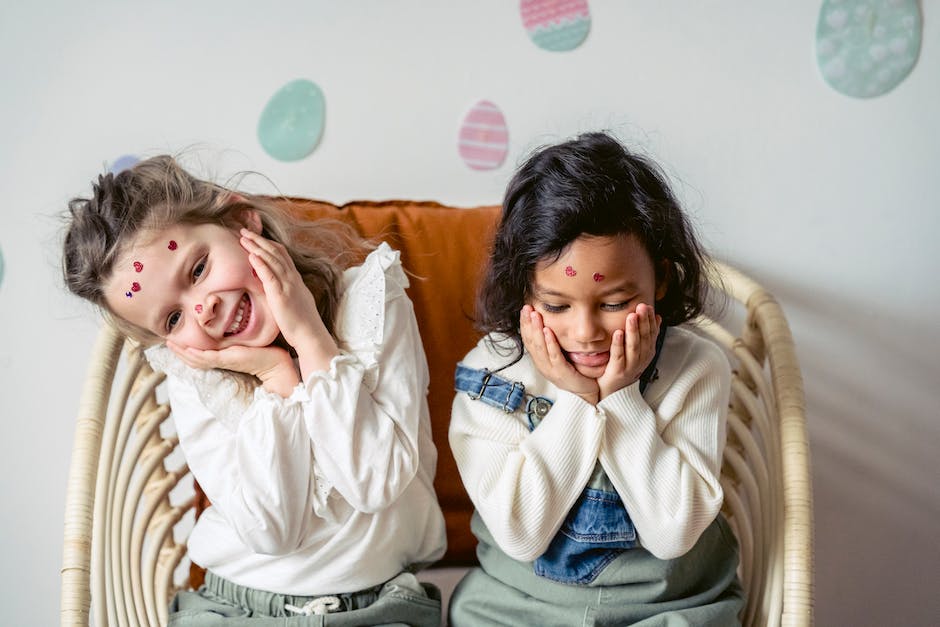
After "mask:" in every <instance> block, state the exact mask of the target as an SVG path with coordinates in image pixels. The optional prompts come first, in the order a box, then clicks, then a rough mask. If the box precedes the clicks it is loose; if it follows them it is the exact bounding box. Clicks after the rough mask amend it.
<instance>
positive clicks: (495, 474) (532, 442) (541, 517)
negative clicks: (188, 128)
mask: <svg viewBox="0 0 940 627" xmlns="http://www.w3.org/2000/svg"><path fill="white" fill-rule="evenodd" d="M476 350H477V351H480V350H481V349H480V348H478V349H476ZM474 365H476V364H474ZM523 418H524V415H523ZM604 423H605V419H604V416H603V414H601V413H600V412H598V411H597V410H596V409H595V408H594V407H592V406H591V405H590V404H588V403H585V402H584V401H583V400H582V399H581V398H579V397H578V396H576V395H574V394H570V393H568V392H560V393H559V395H558V398H557V400H556V402H555V403H554V405H553V406H552V408H551V409H550V410H549V411H548V413H547V414H546V415H545V417H544V418H543V419H542V422H541V424H540V425H539V427H538V429H535V430H534V431H532V432H529V430H528V428H527V427H526V425H525V424H524V423H523V422H522V421H521V420H520V414H519V413H518V412H516V413H513V414H507V413H506V412H504V411H502V410H501V409H499V408H496V407H491V406H489V405H486V404H484V403H483V402H481V401H477V400H473V399H472V398H470V396H469V395H468V394H466V393H463V392H459V393H458V394H457V395H456V397H455V398H454V403H453V413H452V416H451V422H450V430H449V439H450V446H451V449H452V450H453V453H454V459H455V460H456V462H457V468H458V469H459V471H460V476H461V479H462V480H463V483H464V486H465V487H466V489H467V493H468V494H469V496H470V499H471V500H472V501H473V504H474V506H475V507H476V509H477V511H478V512H479V514H480V516H481V517H482V518H483V521H484V522H485V523H486V526H487V528H488V529H489V531H490V533H491V534H492V535H493V538H494V539H495V540H496V542H497V543H498V544H499V546H500V548H502V549H503V551H505V552H506V554H507V555H509V556H511V557H513V558H514V559H517V560H521V561H531V560H534V559H535V558H537V557H538V556H539V555H541V554H542V553H544V552H545V549H546V548H548V545H549V543H550V542H551V540H552V538H553V537H554V535H555V533H556V532H557V531H558V529H559V527H561V524H562V522H563V521H564V519H565V516H566V515H567V514H568V511H569V510H570V509H571V507H572V506H573V505H574V503H575V501H576V500H577V498H578V496H579V495H580V493H581V491H582V489H583V488H584V485H585V484H586V483H587V482H588V480H589V478H590V476H591V472H592V470H593V469H594V464H595V462H596V461H597V456H598V452H599V449H600V446H601V442H602V440H603V437H604Z"/></svg>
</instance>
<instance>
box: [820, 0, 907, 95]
mask: <svg viewBox="0 0 940 627" xmlns="http://www.w3.org/2000/svg"><path fill="white" fill-rule="evenodd" d="M921 22H922V20H921V15H920V7H919V6H918V3H917V0H825V2H823V5H822V8H821V9H820V11H819V22H818V23H817V25H816V60H817V63H818V64H819V71H820V73H821V74H822V76H823V78H824V79H825V80H826V82H827V83H829V85H830V86H831V87H832V88H833V89H835V90H836V91H839V92H841V93H843V94H845V95H846V96H852V97H854V98H872V97H874V96H880V95H882V94H884V93H887V92H889V91H891V90H892V89H894V88H895V87H896V86H897V85H898V83H900V82H901V81H902V80H904V78H905V77H906V76H907V75H908V74H909V73H910V71H911V69H912V68H913V67H914V64H915V63H916V62H917V57H918V55H919V54H920V41H921Z"/></svg>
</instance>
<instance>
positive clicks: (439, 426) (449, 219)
mask: <svg viewBox="0 0 940 627" xmlns="http://www.w3.org/2000/svg"><path fill="white" fill-rule="evenodd" d="M292 202H293V203H294V206H295V207H296V208H297V210H299V211H302V212H303V214H304V215H306V216H308V217H309V218H310V219H312V220H313V219H318V218H334V219H339V220H343V221H344V222H347V223H349V224H351V225H353V226H354V227H355V228H356V230H358V231H359V232H360V233H361V234H362V235H364V236H365V237H367V238H370V239H374V240H377V241H378V240H384V241H386V242H388V243H389V245H390V246H391V247H392V248H395V249H396V250H400V251H401V257H402V263H403V265H404V266H405V269H406V270H408V271H409V272H410V273H411V275H412V276H411V287H410V288H408V295H409V296H410V297H411V300H412V302H414V308H415V315H416V316H417V318H418V326H419V328H420V330H421V340H422V341H423V343H424V349H425V352H426V354H427V358H428V367H429V369H430V372H431V384H430V390H429V392H428V404H429V405H430V410H431V425H432V429H433V435H434V443H435V444H436V445H437V451H438V463H437V478H436V480H435V482H434V487H435V489H436V490H437V498H438V500H439V501H440V504H441V508H442V509H443V510H444V518H445V520H446V523H447V544H448V547H447V553H446V554H445V555H444V559H443V560H442V562H440V564H441V565H450V566H454V565H465V564H472V563H475V562H476V553H475V548H476V538H474V537H473V534H471V533H470V515H471V514H472V512H473V505H472V504H471V503H470V499H469V497H467V493H466V491H465V490H464V487H463V483H462V482H461V481H460V475H459V474H458V473H457V465H456V463H455V462H454V457H453V455H452V454H451V452H450V446H449V445H448V443H447V427H448V424H449V422H450V409H451V403H452V401H453V399H454V367H455V366H456V364H457V362H458V361H460V359H461V358H462V357H463V356H464V355H465V354H466V353H467V351H469V350H470V349H471V348H472V347H473V346H474V345H475V344H476V342H477V340H478V339H479V333H478V332H477V331H476V330H475V329H474V327H473V308H474V301H475V297H476V288H477V285H478V283H479V280H480V278H481V274H482V271H483V268H484V266H485V264H486V257H487V254H488V252H489V247H490V241H491V239H492V236H493V231H494V229H495V226H496V222H497V219H498V217H499V212H500V208H499V207H498V206H488V207H477V208H472V209H456V208H454V207H447V206H444V205H441V204H438V203H435V202H411V201H405V200H393V201H384V202H351V203H348V204H346V205H343V206H341V207H338V206H336V205H333V204H330V203H325V202H319V201H310V200H303V199H293V200H292Z"/></svg>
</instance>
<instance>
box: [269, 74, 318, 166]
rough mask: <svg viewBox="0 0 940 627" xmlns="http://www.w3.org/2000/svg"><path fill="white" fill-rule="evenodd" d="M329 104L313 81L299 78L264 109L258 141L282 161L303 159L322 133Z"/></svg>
mask: <svg viewBox="0 0 940 627" xmlns="http://www.w3.org/2000/svg"><path fill="white" fill-rule="evenodd" d="M325 110H326V103H325V101H324V100H323V92H322V91H321V90H320V88H319V87H318V86H317V85H316V84H315V83H313V82H311V81H308V80H306V79H298V80H295V81H291V82H290V83H287V84H286V85H284V86H283V87H281V88H280V89H279V90H277V91H276V92H275V93H274V95H273V96H271V99H270V100H269V101H268V104H266V105H265V107H264V110H263V111H262V112H261V119H260V120H259V121H258V141H260V142H261V147H262V148H264V150H265V152H267V153H268V154H269V155H271V156H272V157H274V158H275V159H278V160H280V161H297V160H298V159H303V158H304V157H306V156H307V155H309V154H310V153H311V152H313V150H314V148H316V147H317V143H318V142H319V141H320V135H322V134H323V120H324V114H325Z"/></svg>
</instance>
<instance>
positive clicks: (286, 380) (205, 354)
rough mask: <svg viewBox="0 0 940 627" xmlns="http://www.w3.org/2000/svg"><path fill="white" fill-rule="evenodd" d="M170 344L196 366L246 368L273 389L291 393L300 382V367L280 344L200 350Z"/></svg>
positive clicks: (227, 368)
mask: <svg viewBox="0 0 940 627" xmlns="http://www.w3.org/2000/svg"><path fill="white" fill-rule="evenodd" d="M166 345H167V348H169V349H170V350H172V351H173V352H174V353H176V355H177V356H178V357H179V358H180V359H182V360H183V362H184V363H186V364H188V365H189V366H191V367H193V368H199V369H201V370H212V369H215V368H221V369H223V370H232V371H234V372H244V373H246V374H250V375H253V376H255V377H258V379H260V380H261V383H262V385H263V386H264V388H265V389H266V390H268V391H269V392H274V393H276V394H280V395H281V396H284V397H287V396H290V394H291V392H292V391H293V389H294V387H295V386H296V385H297V384H298V383H299V382H300V377H299V376H298V375H297V369H296V368H295V367H294V362H293V361H292V360H291V357H290V355H289V354H288V353H287V351H285V350H284V349H283V348H279V347H277V346H263V347H260V348H256V347H247V346H229V347H228V348H223V349H222V350H200V349H198V348H193V347H192V346H182V345H180V344H177V343H175V342H173V341H172V340H167V341H166Z"/></svg>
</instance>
